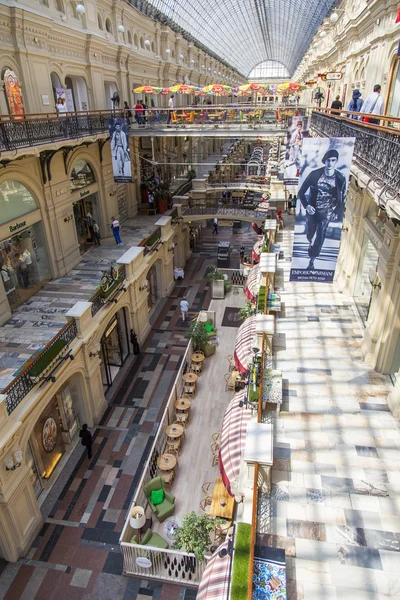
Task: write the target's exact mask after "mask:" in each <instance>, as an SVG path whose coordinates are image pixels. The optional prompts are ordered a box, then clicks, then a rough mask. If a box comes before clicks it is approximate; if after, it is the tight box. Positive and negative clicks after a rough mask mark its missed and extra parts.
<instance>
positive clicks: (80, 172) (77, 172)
mask: <svg viewBox="0 0 400 600" xmlns="http://www.w3.org/2000/svg"><path fill="white" fill-rule="evenodd" d="M95 181H96V177H95V175H94V172H93V169H92V167H91V166H90V165H89V163H88V162H87V161H86V160H78V161H77V162H76V163H75V165H74V168H73V169H72V171H71V177H70V182H71V190H80V189H81V188H84V187H86V186H88V185H91V184H92V183H94V182H95Z"/></svg>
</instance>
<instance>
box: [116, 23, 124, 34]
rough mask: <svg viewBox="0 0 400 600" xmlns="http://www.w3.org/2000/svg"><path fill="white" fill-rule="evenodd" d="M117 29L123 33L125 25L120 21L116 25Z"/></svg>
mask: <svg viewBox="0 0 400 600" xmlns="http://www.w3.org/2000/svg"><path fill="white" fill-rule="evenodd" d="M117 29H118V31H119V32H120V33H124V31H125V27H124V26H123V25H122V23H121V24H120V25H118V27H117Z"/></svg>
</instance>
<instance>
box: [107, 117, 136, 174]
mask: <svg viewBox="0 0 400 600" xmlns="http://www.w3.org/2000/svg"><path fill="white" fill-rule="evenodd" d="M108 130H109V132H110V146H111V158H112V167H113V173H114V181H116V182H117V183H130V182H131V181H132V166H131V153H130V150H129V132H128V121H127V119H123V118H115V117H112V118H111V119H109V120H108Z"/></svg>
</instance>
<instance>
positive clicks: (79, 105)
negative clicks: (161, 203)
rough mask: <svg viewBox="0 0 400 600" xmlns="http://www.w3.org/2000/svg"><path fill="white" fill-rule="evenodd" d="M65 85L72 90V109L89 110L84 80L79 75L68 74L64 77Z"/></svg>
mask: <svg viewBox="0 0 400 600" xmlns="http://www.w3.org/2000/svg"><path fill="white" fill-rule="evenodd" d="M65 85H66V87H67V88H68V89H70V90H72V98H73V101H74V110H76V111H80V110H89V100H88V92H87V85H86V81H85V80H84V78H83V77H81V76H79V75H70V76H68V77H66V78H65Z"/></svg>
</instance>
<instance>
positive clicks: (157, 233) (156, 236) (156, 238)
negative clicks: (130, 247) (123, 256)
mask: <svg viewBox="0 0 400 600" xmlns="http://www.w3.org/2000/svg"><path fill="white" fill-rule="evenodd" d="M160 244H161V227H157V229H155V230H154V231H153V233H151V234H150V235H149V236H148V237H147V238H145V239H144V240H142V241H141V242H140V244H139V246H144V255H145V256H146V254H148V253H149V252H152V251H154V250H155V249H156V248H157V246H159V245H160Z"/></svg>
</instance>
